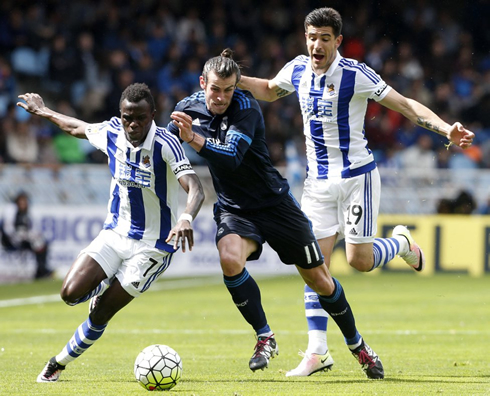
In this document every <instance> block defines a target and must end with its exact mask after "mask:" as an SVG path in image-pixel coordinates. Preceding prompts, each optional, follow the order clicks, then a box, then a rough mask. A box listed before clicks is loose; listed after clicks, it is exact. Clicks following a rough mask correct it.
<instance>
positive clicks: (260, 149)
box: [168, 49, 384, 379]
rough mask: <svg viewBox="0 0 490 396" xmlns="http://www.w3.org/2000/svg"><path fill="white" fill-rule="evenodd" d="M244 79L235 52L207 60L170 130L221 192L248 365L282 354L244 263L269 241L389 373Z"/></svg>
mask: <svg viewBox="0 0 490 396" xmlns="http://www.w3.org/2000/svg"><path fill="white" fill-rule="evenodd" d="M239 79H240V67H239V66H238V64H237V63H236V62H235V61H234V60H233V59H232V51H231V50H229V49H226V50H224V51H223V52H222V53H221V55H220V56H217V57H214V58H211V59H209V60H208V61H207V62H206V64H205V65H204V69H203V72H202V76H201V77H200V86H201V88H202V89H203V90H202V91H199V92H196V93H194V94H193V95H191V96H189V97H187V98H185V99H183V100H182V101H180V102H179V103H178V104H177V106H176V107H175V111H174V112H173V113H172V115H171V118H172V121H171V122H170V123H169V125H168V129H169V131H171V132H172V133H174V134H176V135H178V136H179V137H180V139H182V140H183V141H185V142H187V143H188V144H189V145H190V146H191V147H192V148H193V149H194V150H196V152H197V153H198V154H199V155H200V156H201V157H203V158H204V159H205V160H206V162H207V164H208V167H209V170H210V173H211V176H212V179H213V184H214V188H215V190H216V194H217V202H216V203H215V205H214V220H215V221H216V225H217V232H216V244H217V247H218V251H219V256H220V264H221V269H222V271H223V278H224V283H225V285H226V287H227V289H228V291H229V292H230V294H231V297H232V299H233V302H234V303H235V305H236V306H237V308H238V309H239V311H240V312H241V314H242V315H243V317H244V319H245V320H246V321H247V322H248V323H249V324H250V325H251V326H252V327H253V329H254V331H255V333H256V338H257V343H256V345H255V350H254V353H253V355H252V357H251V359H250V362H249V367H250V369H251V370H252V371H255V370H258V369H262V370H263V369H264V368H266V367H268V365H269V360H270V359H271V358H273V357H275V355H277V354H278V345H277V342H276V339H275V336H274V333H273V332H272V330H271V328H270V327H269V324H268V323H267V319H266V315H265V312H264V309H263V307H262V303H261V296H260V290H259V287H258V285H257V283H256V282H255V280H254V279H253V278H252V276H251V275H250V274H249V273H248V271H247V269H246V268H245V265H246V262H247V261H250V260H257V259H258V258H259V257H260V254H261V252H262V245H263V244H264V242H267V243H268V244H269V245H270V246H271V248H272V249H274V250H275V251H276V252H277V254H278V255H279V258H280V259H281V261H282V262H283V263H284V264H289V265H295V266H296V268H297V269H298V272H299V273H300V275H301V276H302V278H303V279H304V281H305V283H306V284H307V285H309V286H310V287H311V288H312V289H313V290H314V291H315V292H317V293H318V294H319V296H320V297H319V301H320V304H321V306H322V308H323V309H324V310H325V311H327V312H328V313H329V314H330V316H331V317H332V318H333V319H334V320H335V322H336V323H337V325H338V326H339V328H340V330H341V332H342V334H343V335H344V338H345V342H346V344H347V346H348V348H349V349H350V351H351V353H352V354H353V355H354V356H355V357H356V360H358V361H359V362H360V363H361V367H362V369H363V370H364V372H365V373H366V374H367V376H368V377H369V378H377V379H379V378H383V376H384V373H383V366H382V364H381V361H380V360H379V358H378V357H377V355H376V354H375V353H374V352H373V351H372V349H371V348H369V346H368V345H367V344H366V343H365V342H364V340H363V338H362V337H361V335H360V334H359V332H358V331H357V329H356V325H355V320H354V315H353V313H352V310H351V308H350V306H349V303H348V302H347V300H346V297H345V294H344V291H343V289H342V286H341V285H340V283H339V282H338V281H337V280H336V279H334V278H332V276H331V275H330V272H329V270H328V268H327V266H326V265H325V263H324V258H323V256H322V253H321V251H320V248H319V246H318V242H317V241H316V239H315V237H314V235H313V232H312V229H311V225H310V222H309V220H308V218H307V217H306V215H305V214H304V213H303V212H302V211H301V209H300V206H299V204H298V202H297V201H296V200H295V199H294V197H293V195H292V194H291V192H290V189H289V185H288V182H287V180H286V179H284V178H283V177H282V176H281V175H280V174H279V172H278V171H277V170H276V169H275V168H274V166H273V165H272V162H271V159H270V155H269V151H268V148H267V144H266V140H265V123H264V118H263V115H262V112H261V109H260V107H259V104H258V103H257V101H256V100H255V99H254V97H253V96H252V94H251V93H250V92H248V91H242V90H240V89H238V88H237V83H238V81H239Z"/></svg>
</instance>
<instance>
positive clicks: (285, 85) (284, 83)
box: [272, 57, 301, 92]
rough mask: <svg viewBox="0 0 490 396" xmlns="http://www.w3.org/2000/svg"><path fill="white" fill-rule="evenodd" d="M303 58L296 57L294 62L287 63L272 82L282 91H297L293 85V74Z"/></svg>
mask: <svg viewBox="0 0 490 396" xmlns="http://www.w3.org/2000/svg"><path fill="white" fill-rule="evenodd" d="M300 58H301V57H296V58H294V59H293V60H292V61H290V62H288V63H286V64H285V65H284V67H283V68H282V69H281V70H280V71H279V73H277V75H276V76H275V77H274V78H273V79H272V81H273V82H274V83H275V84H276V85H277V86H278V87H279V88H282V89H285V90H286V91H288V92H293V91H295V90H296V89H295V87H294V85H293V82H292V80H293V72H294V68H295V66H296V64H297V62H298V61H299V60H300Z"/></svg>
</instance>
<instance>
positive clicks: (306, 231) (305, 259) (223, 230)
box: [214, 195, 323, 269]
mask: <svg viewBox="0 0 490 396" xmlns="http://www.w3.org/2000/svg"><path fill="white" fill-rule="evenodd" d="M214 221H215V222H216V225H217V231H216V244H218V241H219V240H220V239H221V238H223V237H224V236H225V235H229V234H236V235H239V236H241V237H244V238H249V239H252V240H254V241H257V243H258V245H259V247H258V249H257V250H256V251H255V252H253V253H252V254H251V255H250V256H249V257H248V258H247V260H249V261H250V260H257V259H258V258H259V257H260V254H261V253H262V245H263V244H264V242H267V243H268V244H269V245H270V247H271V248H272V249H274V250H275V251H276V252H277V254H278V255H279V258H280V259H281V261H282V262H283V263H284V264H296V265H298V266H299V267H301V268H305V269H308V268H313V267H317V266H319V265H321V264H323V255H322V253H321V251H320V246H319V245H318V242H317V241H316V238H315V236H314V235H313V231H312V229H311V223H310V221H309V220H308V218H307V217H306V215H305V214H304V213H303V211H302V210H301V209H300V207H299V204H298V202H297V201H296V200H295V199H294V197H293V196H292V195H287V196H286V197H285V198H284V199H283V200H282V202H281V203H280V204H278V205H276V206H273V207H270V208H265V209H261V210H256V211H250V212H248V211H240V210H233V211H230V210H227V209H225V208H223V207H221V206H220V205H219V204H215V205H214Z"/></svg>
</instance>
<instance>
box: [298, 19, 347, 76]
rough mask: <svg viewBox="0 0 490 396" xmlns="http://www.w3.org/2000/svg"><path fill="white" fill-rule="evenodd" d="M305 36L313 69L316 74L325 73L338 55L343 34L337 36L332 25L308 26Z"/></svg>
mask: <svg viewBox="0 0 490 396" xmlns="http://www.w3.org/2000/svg"><path fill="white" fill-rule="evenodd" d="M305 36H306V47H307V48H308V54H310V59H311V66H312V68H313V71H314V72H315V73H316V74H322V73H325V72H326V71H327V70H328V68H329V67H330V65H331V64H332V62H333V61H334V60H335V57H336V56H337V48H339V46H340V43H341V42H342V35H339V37H337V38H336V37H335V35H334V33H333V28H332V27H331V26H324V27H314V26H308V30H307V31H306V33H305Z"/></svg>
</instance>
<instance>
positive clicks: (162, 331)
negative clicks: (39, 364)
mask: <svg viewBox="0 0 490 396" xmlns="http://www.w3.org/2000/svg"><path fill="white" fill-rule="evenodd" d="M8 332H9V333H15V334H31V333H44V334H64V333H66V331H65V330H58V329H11V330H9V331H8ZM111 333H119V334H136V335H138V334H140V335H147V334H187V335H203V334H211V335H213V334H223V335H230V334H231V335H244V334H250V330H246V329H221V330H218V329H209V330H203V329H117V328H111ZM277 333H278V334H283V335H285V334H292V335H298V334H299V335H303V334H305V332H304V331H303V330H301V331H290V330H280V331H279V332H277ZM363 334H369V335H391V336H401V335H402V336H405V335H409V336H421V335H424V336H440V335H458V336H474V335H489V334H490V331H480V330H453V329H448V330H427V331H419V330H394V331H389V330H382V331H379V330H371V331H370V330H367V331H363Z"/></svg>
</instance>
